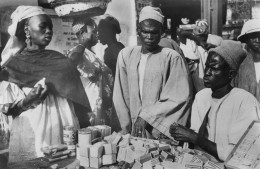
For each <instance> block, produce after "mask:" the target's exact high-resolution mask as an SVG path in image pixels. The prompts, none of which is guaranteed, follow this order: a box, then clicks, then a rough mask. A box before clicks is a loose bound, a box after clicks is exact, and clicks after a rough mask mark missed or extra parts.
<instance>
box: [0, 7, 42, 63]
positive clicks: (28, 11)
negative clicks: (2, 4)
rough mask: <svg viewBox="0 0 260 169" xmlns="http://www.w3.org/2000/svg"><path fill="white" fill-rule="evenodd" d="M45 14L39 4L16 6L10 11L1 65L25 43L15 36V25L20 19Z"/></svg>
mask: <svg viewBox="0 0 260 169" xmlns="http://www.w3.org/2000/svg"><path fill="white" fill-rule="evenodd" d="M41 14H46V13H45V12H44V10H43V8H42V7H39V6H18V7H17V8H16V10H15V11H14V12H13V13H12V15H11V19H12V24H11V25H10V26H9V27H8V33H9V34H10V35H11V37H10V38H9V40H8V42H7V44H6V45H5V48H4V50H3V52H2V54H1V57H2V62H1V66H3V65H4V64H5V63H6V62H7V61H8V60H9V59H10V58H11V57H12V56H14V55H15V54H16V53H17V52H19V51H20V50H21V49H22V48H23V47H24V45H25V43H24V42H21V41H20V40H18V38H17V37H16V36H15V33H16V30H17V25H18V23H19V22H20V21H22V20H23V19H26V18H30V17H33V16H36V15H41Z"/></svg>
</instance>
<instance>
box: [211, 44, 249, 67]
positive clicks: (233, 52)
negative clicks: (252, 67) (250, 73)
mask: <svg viewBox="0 0 260 169" xmlns="http://www.w3.org/2000/svg"><path fill="white" fill-rule="evenodd" d="M212 53H217V54H218V55H220V56H221V57H222V58H223V59H224V60H225V61H226V62H227V64H228V65H229V66H230V68H231V69H232V70H235V71H236V70H238V68H239V66H240V64H241V63H242V62H243V60H244V59H245V58H246V52H245V51H244V49H243V47H242V44H241V42H238V41H233V40H223V41H222V43H221V44H220V46H218V47H216V48H212V49H210V50H209V55H210V54H212Z"/></svg>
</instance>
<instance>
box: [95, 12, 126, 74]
mask: <svg viewBox="0 0 260 169" xmlns="http://www.w3.org/2000/svg"><path fill="white" fill-rule="evenodd" d="M119 33H121V29H120V25H119V22H118V20H117V19H116V18H114V17H113V16H111V15H109V14H105V15H103V17H102V18H101V20H100V22H99V25H98V38H99V40H100V43H102V44H103V45H107V48H106V49H105V55H104V62H105V64H106V65H107V66H108V67H109V68H110V69H111V70H112V73H113V77H115V73H116V61H117V56H118V53H119V52H120V50H121V49H123V48H124V47H125V46H124V45H123V44H122V43H121V42H118V41H117V39H116V34H119Z"/></svg>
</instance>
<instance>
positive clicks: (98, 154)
mask: <svg viewBox="0 0 260 169" xmlns="http://www.w3.org/2000/svg"><path fill="white" fill-rule="evenodd" d="M78 133H79V134H78V138H79V139H78V143H79V144H78V147H77V159H78V160H79V161H80V165H81V166H83V167H92V168H100V167H101V166H102V165H111V164H114V163H116V153H117V146H116V144H112V143H105V142H103V141H100V142H97V143H95V144H93V145H92V141H93V140H96V139H99V138H101V139H102V138H104V137H106V136H108V135H111V128H110V127H109V126H105V125H102V126H91V127H87V128H85V129H81V130H80V131H79V132H78Z"/></svg>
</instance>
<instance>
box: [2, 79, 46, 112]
mask: <svg viewBox="0 0 260 169" xmlns="http://www.w3.org/2000/svg"><path fill="white" fill-rule="evenodd" d="M47 91H48V87H47V85H45V87H44V88H43V87H42V86H41V85H40V84H39V85H38V86H37V87H34V88H33V89H32V90H31V91H30V93H29V94H28V95H27V96H26V97H25V98H24V99H22V100H20V101H18V102H17V103H14V104H13V105H12V106H11V107H10V108H9V109H8V111H7V112H6V113H5V114H6V115H10V116H13V117H16V116H19V115H20V114H21V113H22V112H24V111H26V110H28V109H31V108H34V107H35V106H37V105H38V104H40V103H41V102H42V101H43V100H44V99H45V98H46V97H47V95H48V92H47Z"/></svg>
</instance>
